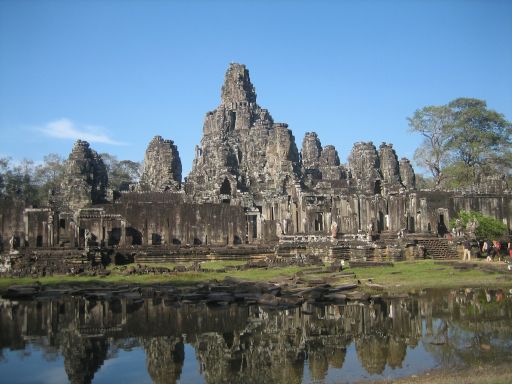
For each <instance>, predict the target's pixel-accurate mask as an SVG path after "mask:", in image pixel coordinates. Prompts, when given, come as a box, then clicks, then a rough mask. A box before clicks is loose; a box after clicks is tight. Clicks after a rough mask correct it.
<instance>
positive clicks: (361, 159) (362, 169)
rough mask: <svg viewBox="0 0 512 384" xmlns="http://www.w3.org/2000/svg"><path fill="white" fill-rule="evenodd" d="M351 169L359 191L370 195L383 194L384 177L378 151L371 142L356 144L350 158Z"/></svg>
mask: <svg viewBox="0 0 512 384" xmlns="http://www.w3.org/2000/svg"><path fill="white" fill-rule="evenodd" d="M348 161H349V168H350V172H351V174H352V178H353V179H354V181H355V183H356V185H357V186H358V187H359V189H361V190H363V191H365V192H369V193H378V194H380V193H381V181H382V175H381V173H380V159H379V154H378V153H377V149H376V148H375V146H374V145H373V143H372V142H371V141H370V142H368V143H363V142H358V143H355V144H354V147H353V148H352V152H351V153H350V156H349V159H348Z"/></svg>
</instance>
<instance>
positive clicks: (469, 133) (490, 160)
mask: <svg viewBox="0 0 512 384" xmlns="http://www.w3.org/2000/svg"><path fill="white" fill-rule="evenodd" d="M448 107H449V108H450V110H451V113H452V115H453V120H454V121H453V124H452V126H451V127H450V138H449V141H448V143H447V149H448V150H449V151H450V152H451V153H452V156H453V160H454V161H453V163H452V164H451V168H452V169H451V170H450V172H451V173H452V174H453V176H454V177H453V179H454V180H455V182H456V184H460V185H471V184H473V183H475V182H477V181H478V180H479V178H481V177H482V176H490V175H493V174H503V173H502V172H505V174H506V175H507V176H510V168H511V166H512V161H511V159H512V154H511V153H512V152H511V149H510V147H511V144H512V140H511V133H512V125H511V123H510V122H508V121H507V120H506V119H505V117H504V116H503V115H502V114H500V113H498V112H496V111H493V110H489V109H487V104H486V103H485V101H483V100H478V99H468V98H459V99H456V100H454V101H452V102H450V103H449V104H448Z"/></svg>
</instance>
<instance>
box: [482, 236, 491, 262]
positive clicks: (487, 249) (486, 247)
mask: <svg viewBox="0 0 512 384" xmlns="http://www.w3.org/2000/svg"><path fill="white" fill-rule="evenodd" d="M482 252H485V254H486V255H487V261H492V258H491V252H492V244H491V242H490V241H489V240H485V241H484V245H483V247H482Z"/></svg>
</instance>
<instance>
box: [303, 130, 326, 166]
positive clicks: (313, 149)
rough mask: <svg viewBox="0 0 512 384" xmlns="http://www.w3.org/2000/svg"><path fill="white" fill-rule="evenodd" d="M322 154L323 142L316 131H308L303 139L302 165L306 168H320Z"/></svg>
mask: <svg viewBox="0 0 512 384" xmlns="http://www.w3.org/2000/svg"><path fill="white" fill-rule="evenodd" d="M321 154H322V144H321V143H320V139H319V138H318V135H317V134H316V133H315V132H306V134H305V136H304V140H302V151H301V155H302V166H303V167H304V168H305V169H311V168H318V166H319V165H320V161H319V160H320V156H321Z"/></svg>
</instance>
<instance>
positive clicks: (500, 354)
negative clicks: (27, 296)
mask: <svg viewBox="0 0 512 384" xmlns="http://www.w3.org/2000/svg"><path fill="white" fill-rule="evenodd" d="M511 350H512V294H511V293H510V292H509V291H505V290H492V291H490V290H487V291H483V290H451V291H431V292H421V293H419V294H417V295H412V296H407V297H401V298H393V299H375V300H374V301H373V302H369V303H364V304H363V303H348V304H346V305H325V306H314V305H311V304H304V305H303V306H302V307H300V308H295V309H291V310H282V311H277V310H271V309H267V308H262V307H259V306H256V305H251V306H248V305H229V306H207V305H206V304H181V305H179V306H177V305H176V303H169V302H166V301H165V300H159V299H145V300H141V299H132V300H130V298H122V299H120V298H117V299H115V298H114V299H110V300H108V301H104V300H103V301H102V300H91V299H86V298H84V297H71V296H68V297H62V298H59V299H53V300H51V299H45V300H33V301H17V302H15V301H8V300H3V301H1V302H0V382H5V383H34V382H37V383H67V382H73V383H89V382H93V383H112V382H121V383H123V384H128V383H151V382H155V383H345V382H353V381H357V380H363V379H366V380H374V379H388V378H396V377H402V376H409V375H412V374H418V373H421V372H424V371H425V370H429V369H431V368H436V367H452V366H459V367H463V366H469V365H474V364H486V363H495V362H506V361H510V360H512V358H511V356H510V355H511V354H510V351H511Z"/></svg>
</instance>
